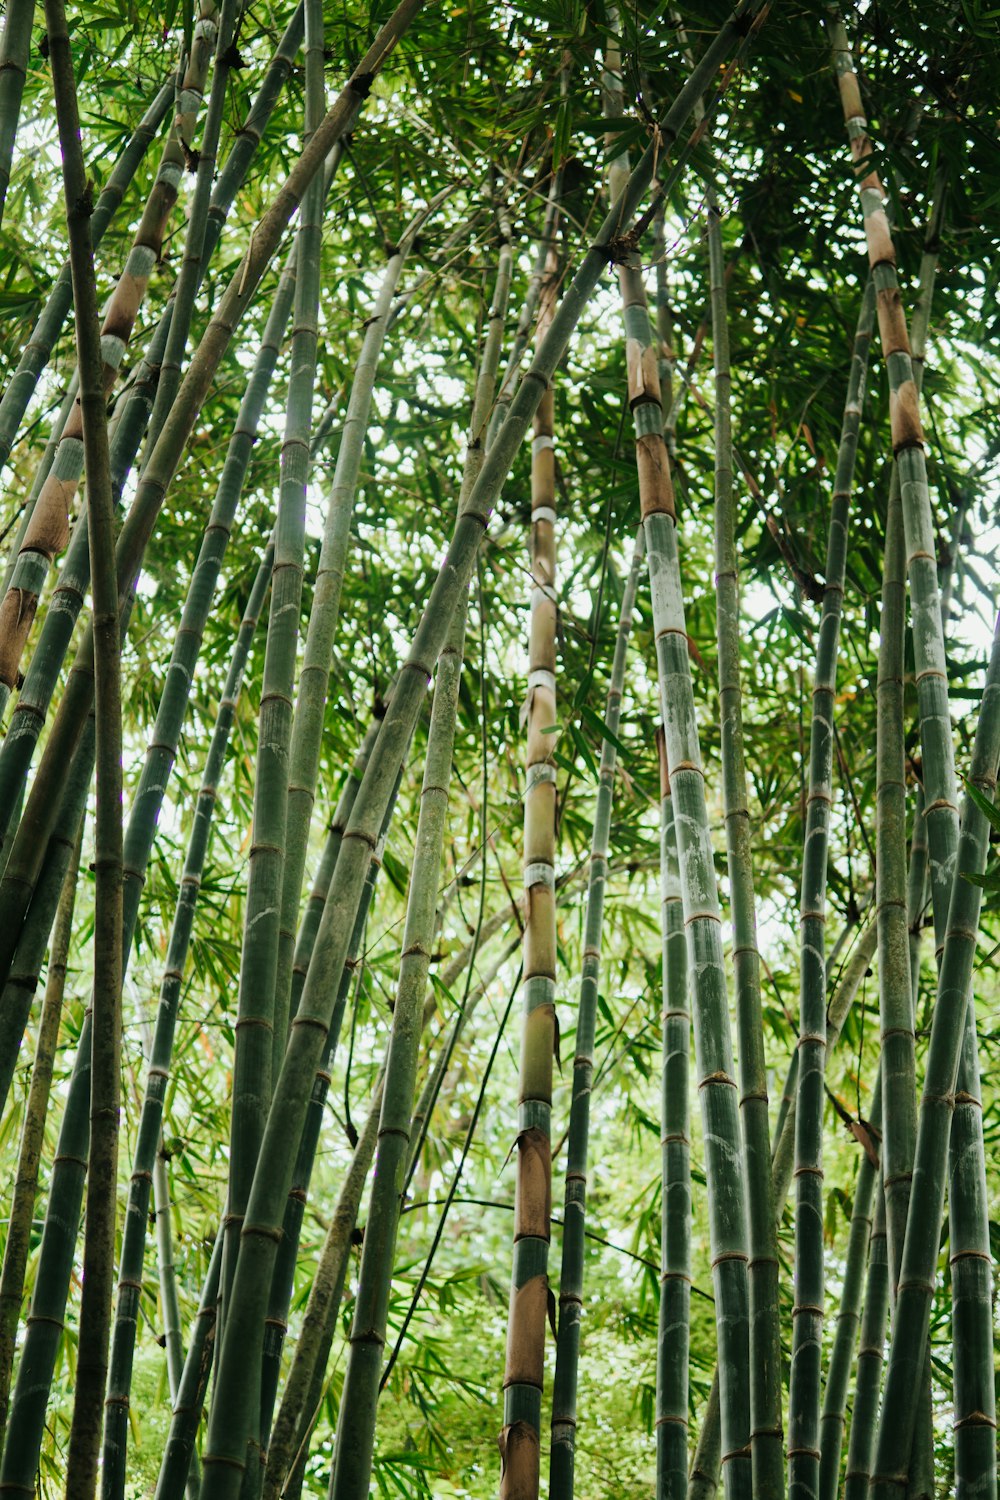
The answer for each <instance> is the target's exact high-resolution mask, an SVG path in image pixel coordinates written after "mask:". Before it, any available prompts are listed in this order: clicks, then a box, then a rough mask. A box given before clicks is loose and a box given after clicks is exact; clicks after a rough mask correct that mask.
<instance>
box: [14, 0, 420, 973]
mask: <svg viewBox="0 0 1000 1500" xmlns="http://www.w3.org/2000/svg"><path fill="white" fill-rule="evenodd" d="M421 3H422V0H401V3H400V5H399V6H398V7H397V9H396V11H395V12H394V13H393V16H392V17H391V18H390V19H389V20H388V21H387V22H386V24H385V25H384V26H383V27H382V29H381V30H380V32H379V34H378V36H377V37H376V38H375V40H374V42H373V43H372V45H371V47H370V48H369V50H368V52H367V53H366V54H365V56H364V57H363V58H362V59H361V61H360V63H359V64H358V66H357V67H356V68H355V70H354V72H353V73H352V75H351V79H350V80H349V81H348V84H347V85H346V87H345V88H344V89H343V90H342V91H341V94H340V96H339V98H338V100H337V101H336V103H335V104H334V105H333V107H332V108H331V110H330V111H329V112H328V113H327V115H326V117H325V119H324V121H323V123H322V124H321V126H320V127H319V129H318V130H317V131H316V132H315V134H314V135H313V137H312V139H311V140H310V142H309V144H308V146H306V147H305V149H304V150H303V152H302V155H301V156H300V158H299V160H298V162H297V163H296V165H295V166H294V167H293V168H292V171H291V172H290V173H289V176H288V178H287V179H286V182H285V184H284V187H283V188H282V189H281V190H280V191H279V192H278V194H277V196H276V197H275V199H274V201H273V202H272V204H271V207H270V209H269V210H268V212H267V213H266V214H265V215H264V218H263V219H262V220H261V221H260V223H259V224H258V225H257V227H256V230H255V232H254V234H253V236H252V237H251V243H250V246H249V248H248V250H247V253H246V255H245V256H244V258H243V261H242V263H241V265H240V267H239V268H238V269H237V271H236V273H235V275H234V276H233V278H232V280H231V282H230V284H229V286H228V288H227V290H226V292H225V293H224V294H223V296H222V297H221V299H220V300H219V302H218V304H217V306H216V311H215V314H214V316H213V317H212V319H211V321H210V323H209V326H208V328H207V329H206V331H205V334H204V336H203V338H202V340H201V342H200V343H199V346H198V349H197V351H196V352H195V354H194V356H193V357H192V360H191V362H190V364H189V366H188V371H187V374H186V375H185V377H184V380H183V381H182V383H181V388H180V390H179V392H178V396H177V399H176V400H175V402H174V404H173V406H172V407H171V410H170V414H169V416H168V418H167V420H166V422H165V423H164V427H163V431H162V432H161V434H160V436H159V438H158V439H157V443H156V447H155V448H154V450H153V453H152V454H151V455H150V457H149V459H148V461H147V463H146V465H145V469H144V475H143V478H142V480H141V481H140V483H139V485H138V488H137V491H136V497H135V501H134V503H133V505H132V509H131V511H130V513H129V516H128V518H127V519H126V521H125V524H124V525H123V527H122V529H121V532H120V534H119V538H118V575H119V585H120V588H121V590H122V592H126V591H127V590H128V588H129V587H130V586H131V585H132V583H133V582H134V579H135V577H136V574H137V573H138V570H139V567H140V565H141V562H142V557H143V554H144V551H145V548H146V545H147V543H148V541H149V538H150V536H151V535H152V532H153V529H154V528H155V525H156V520H157V517H158V515H159V512H160V509H161V507H162V505H163V502H164V500H165V498H166V493H167V490H168V488H169V485H170V483H171V481H172V479H173V477H174V474H175V473H176V471H177V468H178V467H179V464H180V460H181V456H182V454H183V452H184V449H185V447H186V445H187V440H188V438H189V436H190V433H191V431H192V428H193V426H194V423H195V420H196V418H197V415H198V412H199V411H200V409H201V405H202V402H203V401H204V399H205V397H206V395H207V394H208V390H209V388H210V386H211V383H212V380H213V378H214V375H215V372H216V370H217V368H218V365H219V362H220V360H221V359H222V357H223V355H224V354H225V351H226V349H227V348H228V346H229V343H230V340H231V339H232V336H233V333H234V331H235V328H236V326H237V324H238V322H239V320H240V318H241V317H242V315H243V312H244V311H245V309H246V307H247V306H248V305H249V302H250V300H251V298H252V297H253V294H254V292H255V291H256V289H257V286H258V284H259V282H260V279H261V277H262V276H263V274H264V271H265V269H266V267H267V265H268V263H269V262H270V259H271V256H272V255H273V253H274V251H275V249H276V248H277V245H278V243H279V241H280V239H281V237H282V234H283V233H284V230H285V228H286V226H287V224H288V222H289V220H290V219H291V217H292V215H293V213H294V212H295V210H296V208H297V207H298V205H299V203H300V201H301V197H302V194H303V192H304V191H305V189H306V188H307V187H308V185H309V183H310V181H311V180H312V178H313V176H314V175H315V173H316V171H317V170H318V169H319V167H320V165H321V163H322V162H323V161H324V160H325V158H326V156H327V155H328V154H329V152H330V151H331V150H332V148H333V147H334V145H335V144H336V143H337V141H338V140H340V138H341V137H342V135H343V132H344V131H345V130H346V129H347V128H348V127H349V125H350V123H351V121H352V120H353V119H354V116H355V114H356V110H357V103H358V100H359V98H364V97H366V96H367V94H368V92H369V90H370V88H371V83H372V80H373V78H374V76H375V75H376V74H377V73H378V71H379V69H380V68H381V66H382V65H383V63H384V62H385V60H386V58H387V57H388V56H389V54H390V53H391V52H392V50H393V48H394V47H395V45H396V42H397V40H398V39H399V37H400V36H401V35H402V33H403V32H404V31H405V29H406V27H407V26H408V24H409V22H410V20H411V19H412V17H413V15H414V14H415V13H416V11H417V10H418V9H419V8H420V4H421ZM91 653H92V638H91V635H90V633H89V631H88V632H86V633H85V634H84V638H83V640H82V642H81V645H80V648H79V651H78V654H77V666H78V668H79V671H77V672H76V673H75V674H74V673H71V675H70V679H69V680H67V684H66V689H65V691H64V693H63V696H62V699H61V701H60V705H59V709H58V711H57V714H56V717H55V720H54V721H53V725H52V729H51V731H50V735H49V740H48V744H47V747H46V753H47V756H48V757H49V771H48V773H47V774H46V775H45V776H43V775H42V774H41V768H40V770H39V773H38V774H37V775H36V777H35V781H34V783H33V786H32V790H31V794H30V795H29V798H28V801H27V803H26V806H25V810H24V813H23V815H22V818H21V823H20V826H19V829H18V835H17V838H16V840H15V847H14V849H12V851H11V855H10V857H9V859H8V863H7V869H6V870H5V872H4V879H3V881H0V912H2V913H3V916H4V918H5V920H4V922H3V925H2V928H0V976H4V975H6V973H7V971H8V969H9V964H10V956H11V950H12V947H13V943H14V942H15V941H16V931H17V930H18V929H19V927H20V924H21V921H22V920H23V914H24V910H25V909H26V907H27V901H28V899H29V897H30V892H31V888H32V884H33V881H34V878H35V875H36V874H37V861H38V857H39V850H40V848H41V847H44V839H45V837H46V836H47V834H48V832H49V831H50V825H51V818H52V798H51V790H50V782H51V776H52V775H53V774H55V772H54V770H53V769H52V768H53V767H54V766H58V767H62V766H64V765H65V764H66V763H67V761H68V760H69V759H70V758H71V756H72V754H73V753H74V751H75V748H76V745H77V743H78V742H79V737H80V735H81V734H82V725H83V717H84V710H85V709H86V707H87V705H88V704H89V701H90V691H91V690H90V685H89V680H88V678H89V663H90V657H91ZM74 676H75V681H74V680H73V679H74ZM43 764H44V763H43Z"/></svg>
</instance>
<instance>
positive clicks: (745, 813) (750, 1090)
mask: <svg viewBox="0 0 1000 1500" xmlns="http://www.w3.org/2000/svg"><path fill="white" fill-rule="evenodd" d="M706 237H707V239H708V262H709V279H710V296H711V309H712V348H713V358H714V365H715V413H714V432H715V599H716V637H717V640H718V648H719V713H720V728H721V740H722V780H723V807H724V811H725V819H726V852H727V856H728V868H729V887H730V910H731V915H732V924H733V969H734V977H735V986H736V1026H737V1037H738V1043H739V1067H740V1118H741V1120H742V1123H743V1143H744V1162H745V1173H746V1193H747V1211H748V1217H747V1229H748V1236H749V1238H748V1249H749V1252H750V1264H749V1275H748V1290H749V1301H750V1461H751V1469H752V1484H753V1494H754V1496H755V1500H782V1497H783V1495H784V1449H783V1440H782V1439H783V1433H782V1412H781V1385H782V1381H781V1368H782V1353H781V1310H780V1297H779V1293H778V1238H777V1228H776V1224H775V1214H774V1193H773V1187H772V1180H771V1140H770V1130H769V1125H768V1102H767V1062H766V1059H765V1056H764V1024H763V1017H762V1013H761V999H760V954H759V951H758V947H757V904H756V897H755V895H754V881H753V849H752V845H751V839H750V807H749V802H748V799H747V773H746V757H745V754H744V748H743V694H742V687H741V683H740V640H741V633H742V632H741V618H740V598H739V570H738V561H737V552H736V501H735V495H734V493H733V439H732V410H731V407H732V372H731V368H730V359H729V314H728V310H727V306H726V263H725V255H724V251H723V244H722V220H721V217H720V214H719V208H718V204H717V203H716V200H715V194H714V191H713V190H712V189H711V188H710V189H709V195H708V208H707V213H706ZM844 542H845V546H846V538H845V539H844ZM842 573H843V566H842V565H841V574H842ZM823 999H824V1003H825V984H824V990H823Z"/></svg>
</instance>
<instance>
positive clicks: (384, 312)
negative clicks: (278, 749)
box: [272, 190, 447, 1077]
mask: <svg viewBox="0 0 1000 1500" xmlns="http://www.w3.org/2000/svg"><path fill="white" fill-rule="evenodd" d="M446 191H447V190H446ZM443 196H444V195H443V194H441V195H439V196H438V199H437V200H436V201H437V202H440V201H441V198H442V197H443ZM435 206H436V203H435V204H432V205H429V206H428V208H427V209H425V210H424V211H423V212H421V213H419V214H417V215H416V217H415V218H414V219H413V221H412V222H411V223H410V224H409V225H408V226H407V228H406V229H405V230H404V232H403V234H402V235H401V236H400V240H399V243H398V245H396V246H395V247H394V249H393V252H392V254H391V255H390V256H389V258H388V263H387V265H386V269H385V274H384V275H383V278H382V284H381V286H380V288H379V292H378V295H377V297H376V299H375V305H374V307H373V309H372V312H371V315H370V316H369V317H368V318H367V319H366V322H365V331H364V339H363V341H362V346H361V352H360V354H359V355H358V361H357V364H356V366H355V369H354V378H353V380H352V382H351V394H350V398H349V400H348V404H347V412H346V414H345V417H344V425H343V429H342V432H341V437H340V447H339V449H338V450H337V463H336V467H335V469H334V474H333V481H332V483H331V486H330V491H329V494H328V496H327V502H326V507H327V508H326V516H325V522H324V527H323V540H322V543H321V545H320V555H319V563H318V566H317V571H316V582H315V586H314V589H313V598H312V606H311V608H310V612H309V626H308V630H307V632H306V640H305V648H304V652H303V660H302V668H301V671H300V673H299V685H298V694H297V697H296V700H295V711H294V717H293V721H292V726H291V731H290V744H289V753H288V808H287V822H286V829H285V853H284V866H283V872H282V876H281V913H280V921H279V931H278V939H277V957H276V961H275V962H276V968H275V974H276V978H275V986H274V1018H273V1027H274V1030H273V1062H272V1072H273V1075H274V1076H275V1077H277V1074H278V1069H279V1068H280V1066H281V1058H282V1057H283V1056H284V1051H285V1044H286V1042H287V1040H288V1023H289V1019H290V1014H291V1011H290V1004H291V982H292V965H293V962H294V945H295V928H296V923H297V918H298V912H299V904H300V898H301V892H302V878H303V874H304V872H305V863H306V851H307V847H308V843H309V824H310V820H311V818H312V813H313V804H314V801H315V797H316V780H317V776H318V774H319V759H320V750H321V745H322V738H323V724H324V716H325V712H326V699H327V692H328V688H329V681H330V663H331V659H332V654H333V644H334V640H335V638H336V633H337V623H338V620H339V618H340V596H341V591H342V588H343V582H344V576H345V573H346V571H347V563H348V553H349V548H350V532H351V520H352V518H353V515H354V501H355V497H356V494H357V488H358V479H359V476H360V473H361V462H362V457H363V454H364V446H365V437H366V434H367V431H368V421H369V416H370V413H371V404H372V396H373V392H374V389H375V380H376V377H377V374H378V365H379V359H380V357H381V353H382V346H383V343H384V341H385V334H386V330H387V328H388V324H389V317H390V314H391V311H392V304H393V300H394V298H395V295H396V289H397V287H398V285H399V278H400V276H401V274H402V271H403V266H404V265H405V262H406V257H407V255H408V253H409V250H410V247H411V246H412V244H413V241H414V238H415V236H416V235H417V233H418V232H419V230H420V228H421V226H422V224H423V223H424V222H425V221H426V219H427V217H428V215H429V214H430V213H431V212H432V211H433V208H434V207H435Z"/></svg>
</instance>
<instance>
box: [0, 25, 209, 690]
mask: <svg viewBox="0 0 1000 1500" xmlns="http://www.w3.org/2000/svg"><path fill="white" fill-rule="evenodd" d="M203 8H204V11H205V14H204V15H203V16H202V17H201V18H200V19H199V21H198V23H197V25H196V26H195V31H194V41H193V43H192V47H191V53H190V56H189V58H188V63H187V68H186V70H185V74H184V79H183V82H182V87H181V91H180V94H179V95H178V99H179V101H180V102H179V104H178V109H179V110H180V109H182V108H183V109H185V110H186V111H187V113H185V115H184V119H185V121H187V120H188V119H189V117H190V110H191V105H192V102H193V100H194V99H195V98H196V97H197V98H200V91H201V88H202V87H203V85H204V80H205V74H206V72H207V68H208V63H209V59H210V56H211V42H213V41H214V38H215V20H214V16H215V5H214V0H204V6H203ZM180 120H181V116H180V114H178V115H177V117H176V118H175V120H174V128H173V130H172V131H171V133H170V135H169V136H168V138H167V142H166V145H165V147H164V150H163V156H162V158H161V161H160V167H159V171H158V172H157V175H156V181H155V183H154V185H153V188H152V191H151V192H150V195H149V198H148V199H147V202H146V206H145V209H144V211H143V215H142V220H141V222H140V225H139V228H138V230H137V231H136V235H135V239H134V240H133V243H132V248H131V249H130V251H129V254H128V256H127V258H126V261H125V266H124V268H123V270H122V274H121V276H120V277H119V279H118V282H117V284H116V286H115V290H114V292H113V293H112V295H111V299H110V302H109V304H108V308H107V310H106V312H105V314H104V318H103V322H102V323H101V325H100V343H101V357H102V373H101V382H102V391H103V392H104V393H105V394H106V393H107V392H110V390H111V389H112V387H113V386H114V384H115V382H116V380H117V377H118V371H119V369H120V368H121V364H122V361H123V360H124V357H125V350H126V347H127V345H128V341H129V338H130V337H131V333H132V329H133V327H134V326H135V321H136V317H137V315H138V311H139V308H140V306H141V305H142V302H143V299H144V297H145V294H146V288H147V286H148V284H149V278H150V276H151V274H152V272H153V269H154V267H155V265H156V263H157V261H158V260H159V258H160V254H161V250H162V245H163V237H164V235H165V233H166V229H167V224H168V222H169V218H170V214H171V212H172V211H173V208H174V205H175V204H176V202H177V196H178V190H179V187H180V181H181V177H182V174H183V168H184V153H183V149H182V146H181V144H180V140H179V135H180ZM188 128H189V127H188ZM81 149H82V148H81ZM86 181H87V177H86V172H85V171H84V172H83V176H82V178H81V183H82V184H84V185H85V184H86ZM81 191H82V189H81ZM86 206H89V204H87V205H86ZM70 244H71V247H72V239H71V241H70ZM71 260H72V256H71ZM75 280H76V278H75V276H74V293H73V295H74V298H75V297H76V295H77V293H76V290H75ZM79 318H80V312H79V308H77V322H78V323H79ZM102 410H103V407H102ZM84 442H85V432H84V424H83V411H82V405H77V406H75V407H74V409H73V411H72V413H71V414H70V417H69V420H68V421H67V423H66V426H65V428H64V429H63V435H62V439H61V441H60V443H59V448H58V451H57V452H56V456H55V459H54V461H53V464H52V468H51V470H50V473H49V477H48V479H47V480H46V482H45V484H44V485H43V486H42V490H41V493H40V494H39V496H38V500H37V502H36V504H35V506H34V509H33V511H32V516H31V521H30V522H29V524H28V528H27V530H26V532H25V535H24V540H23V542H22V544H21V550H20V552H19V554H18V559H17V563H16V565H15V567H14V572H13V576H12V578H11V584H10V588H9V589H8V591H7V593H6V595H5V596H4V598H3V600H2V602H0V709H2V708H3V707H5V706H6V702H7V699H8V697H9V695H10V691H11V689H12V688H13V686H14V684H15V682H16V680H17V673H18V669H19V665H20V660H21V655H22V653H23V651H24V646H25V642H26V641H27V638H28V633H29V631H30V629H31V625H32V622H33V620H34V617H35V610H36V608H37V605H38V598H39V595H40V594H41V591H42V587H43V585H44V583H45V578H46V575H47V573H48V569H49V566H50V564H51V562H52V560H53V558H54V557H55V556H56V555H57V554H58V553H60V552H62V551H63V550H64V549H65V547H66V544H67V542H68V541H69V510H70V505H71V503H72V501H73V499H74V497H75V495H76V493H77V490H78V488H79V484H80V477H81V474H82V472H83V467H84ZM89 489H90V487H88V492H89ZM88 510H89V506H88Z"/></svg>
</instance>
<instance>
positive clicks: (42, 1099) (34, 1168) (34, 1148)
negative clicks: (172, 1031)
mask: <svg viewBox="0 0 1000 1500" xmlns="http://www.w3.org/2000/svg"><path fill="white" fill-rule="evenodd" d="M82 835H83V823H82V821H81V824H80V828H79V832H78V833H77V836H76V841H75V843H74V846H73V849H72V852H71V854H70V858H69V864H68V867H67V869H66V874H65V876H64V878H63V882H62V889H61V892H60V896H59V906H58V909H57V911H56V920H55V925H54V926H53V929H52V944H51V947H50V950H49V964H48V978H47V980H46V984H45V996H44V998H43V1000H42V1010H41V1016H40V1017H39V1022H38V1038H37V1041H36V1043H35V1062H34V1067H33V1068H32V1072H31V1086H30V1088H29V1090H28V1099H27V1103H26V1105H25V1109H24V1125H23V1127H22V1130H21V1149H20V1152H19V1154H18V1159H17V1174H16V1176H15V1178H14V1192H13V1196H12V1198H11V1205H10V1218H9V1220H8V1223H7V1238H6V1240H5V1242H4V1250H3V1270H2V1272H0V1448H2V1446H3V1439H4V1434H5V1432H6V1428H7V1408H8V1404H9V1401H10V1381H11V1372H12V1369H13V1364H14V1347H15V1344H16V1342H17V1325H18V1322H19V1320H20V1316H21V1303H22V1301H23V1298H24V1273H25V1269H26V1267H27V1264H28V1251H29V1249H30V1246H31V1229H32V1223H33V1220H34V1213H35V1198H36V1195H37V1193H38V1168H39V1163H40V1161H41V1154H42V1142H43V1139H44V1135H45V1120H46V1116H47V1114H48V1108H49V1093H50V1090H51V1087H52V1069H53V1064H54V1062H55V1052H56V1043H57V1041H58V1039H59V1023H60V1021H61V1019H62V1005H63V995H64V993H65V990H66V967H67V962H68V958H69V947H70V938H71V936H72V930H73V907H74V905H75V901H76V880H77V873H78V871H79V868H80V842H81V838H82Z"/></svg>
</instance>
